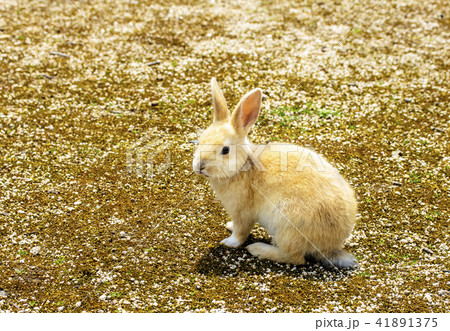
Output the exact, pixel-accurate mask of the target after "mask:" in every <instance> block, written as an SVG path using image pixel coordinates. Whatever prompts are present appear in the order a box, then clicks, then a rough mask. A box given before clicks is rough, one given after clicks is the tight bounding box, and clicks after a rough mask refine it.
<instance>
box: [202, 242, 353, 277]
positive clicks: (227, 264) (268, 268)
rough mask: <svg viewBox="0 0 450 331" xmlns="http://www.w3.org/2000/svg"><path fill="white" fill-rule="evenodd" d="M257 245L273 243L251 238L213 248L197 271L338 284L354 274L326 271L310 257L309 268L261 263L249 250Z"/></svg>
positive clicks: (335, 270)
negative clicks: (339, 280)
mask: <svg viewBox="0 0 450 331" xmlns="http://www.w3.org/2000/svg"><path fill="white" fill-rule="evenodd" d="M254 242H265V243H268V244H270V240H267V239H261V238H258V239H257V240H256V239H255V237H254V236H252V235H250V236H249V238H248V239H247V241H246V242H245V243H244V244H243V245H242V246H241V247H240V248H228V247H225V246H223V245H216V246H214V247H212V248H210V249H209V250H208V251H207V252H206V253H205V254H204V255H203V256H202V257H201V258H200V259H199V260H198V261H197V263H196V265H195V270H196V271H197V272H198V273H200V274H203V275H215V276H223V277H237V276H239V275H241V274H249V275H264V274H268V273H271V274H282V275H286V276H289V277H294V278H304V279H315V280H320V279H321V280H329V281H334V280H338V279H340V278H342V277H348V276H350V275H351V273H352V272H351V271H349V270H340V269H336V268H332V269H330V268H325V267H323V266H322V265H320V264H319V263H317V262H316V261H314V260H313V259H312V258H310V257H307V262H306V264H305V265H301V266H295V265H292V264H282V263H277V262H273V261H268V260H260V259H258V258H256V257H254V256H252V255H251V254H250V253H249V252H248V251H247V249H245V247H246V246H247V245H249V244H252V243H254Z"/></svg>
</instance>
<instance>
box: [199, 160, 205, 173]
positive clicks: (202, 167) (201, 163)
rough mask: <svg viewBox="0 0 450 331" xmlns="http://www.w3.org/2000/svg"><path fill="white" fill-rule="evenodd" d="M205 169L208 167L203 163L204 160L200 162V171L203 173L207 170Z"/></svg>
mask: <svg viewBox="0 0 450 331" xmlns="http://www.w3.org/2000/svg"><path fill="white" fill-rule="evenodd" d="M205 167H206V162H205V161H203V160H201V161H200V171H202V170H203V169H205Z"/></svg>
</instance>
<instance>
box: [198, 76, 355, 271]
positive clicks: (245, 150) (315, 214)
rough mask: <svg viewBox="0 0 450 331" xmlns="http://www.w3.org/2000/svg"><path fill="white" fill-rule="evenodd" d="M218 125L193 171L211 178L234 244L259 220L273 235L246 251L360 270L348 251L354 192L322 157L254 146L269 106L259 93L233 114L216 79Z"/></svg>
mask: <svg viewBox="0 0 450 331" xmlns="http://www.w3.org/2000/svg"><path fill="white" fill-rule="evenodd" d="M211 89H212V104H213V110H214V111H213V113H214V120H213V123H212V124H211V125H210V126H209V127H208V128H207V129H206V130H205V131H204V132H203V133H202V134H201V135H200V137H199V140H198V147H197V149H196V150H195V152H194V158H193V170H194V172H195V173H196V174H198V175H202V176H205V177H206V178H207V179H208V180H209V182H210V184H211V187H212V189H213V190H214V192H215V194H216V196H217V197H218V199H219V200H220V201H221V202H222V204H223V206H224V208H225V209H226V211H227V212H228V213H229V215H230V217H231V220H232V221H231V222H229V223H228V224H227V225H226V227H227V229H229V230H230V231H232V234H231V236H229V237H228V238H226V239H224V240H222V241H221V244H224V245H225V246H228V247H239V246H240V245H242V244H243V243H244V242H245V241H246V239H247V237H248V236H249V234H250V231H251V230H252V227H253V226H254V225H255V223H258V224H260V225H261V226H263V227H264V228H265V229H266V230H267V232H268V233H269V234H270V236H271V237H272V243H273V244H272V245H270V244H266V243H262V242H256V243H253V244H250V245H248V246H247V247H246V248H247V250H248V251H249V252H250V253H251V254H252V255H254V256H256V257H258V258H260V259H267V260H272V261H276V262H279V263H288V264H294V265H302V264H305V256H311V257H312V258H314V259H315V260H317V261H319V262H321V263H322V264H324V265H325V266H329V267H337V268H346V269H348V268H356V267H357V265H358V264H357V262H356V260H355V258H354V256H353V255H352V254H351V253H348V252H346V251H344V250H343V249H342V246H343V244H344V243H345V241H346V240H347V239H348V237H349V236H350V234H351V232H352V229H353V227H354V225H355V219H356V212H357V203H356V199H355V195H354V192H353V189H352V187H351V186H350V185H349V184H348V183H347V181H346V180H345V179H344V178H343V177H342V176H341V175H340V174H339V172H338V171H337V170H336V169H335V168H334V167H333V166H332V165H330V164H329V163H328V162H327V161H326V160H325V159H324V158H323V157H322V156H320V155H319V154H317V153H315V152H314V151H312V150H309V149H306V148H302V147H299V146H296V145H291V144H272V143H270V144H267V145H261V146H255V145H252V144H251V143H250V141H249V140H248V138H247V134H248V132H249V130H250V128H251V126H252V125H253V124H254V123H255V122H256V120H257V118H258V115H259V111H260V107H261V101H262V91H261V89H259V88H257V89H254V90H252V91H251V92H249V93H247V94H246V95H245V96H244V97H243V98H242V99H241V100H240V102H239V104H238V105H237V107H236V108H235V110H234V111H233V112H232V113H231V115H230V114H229V111H228V108H227V104H226V101H225V98H224V96H223V93H222V91H221V90H220V88H219V86H218V84H217V81H216V80H215V78H212V80H211Z"/></svg>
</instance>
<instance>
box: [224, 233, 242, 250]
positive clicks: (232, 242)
mask: <svg viewBox="0 0 450 331" xmlns="http://www.w3.org/2000/svg"><path fill="white" fill-rule="evenodd" d="M220 243H221V244H223V245H225V246H227V247H233V248H236V247H239V246H241V244H242V243H241V242H240V241H239V240H238V239H237V238H236V237H235V236H234V235H233V234H232V235H231V236H229V237H228V238H225V239H224V240H222V241H221V242H220Z"/></svg>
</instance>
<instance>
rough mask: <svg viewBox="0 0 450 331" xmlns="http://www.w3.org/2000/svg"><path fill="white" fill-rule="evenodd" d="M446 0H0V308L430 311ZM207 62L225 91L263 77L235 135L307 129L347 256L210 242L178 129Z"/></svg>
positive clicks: (440, 188) (204, 82) (186, 137)
mask: <svg viewBox="0 0 450 331" xmlns="http://www.w3.org/2000/svg"><path fill="white" fill-rule="evenodd" d="M446 6H447V7H448V3H446V2H445V1H437V0H431V1H404V0H394V1H377V0H374V1H364V2H355V1H349V0H347V1H345V0H344V1H328V0H324V1H320V2H318V1H312V0H311V1H309V0H308V1H294V0H286V1H270V0H267V1H260V2H257V3H255V2H253V1H237V0H236V1H215V2H214V1H138V0H136V1H116V0H115V1H112V0H98V1H68V0H58V1H53V0H52V1H50V0H48V1H45V0H30V1H13V0H7V1H2V2H1V4H0V73H1V75H0V147H1V155H0V185H1V194H0V236H1V237H0V311H38V312H54V311H63V312H81V311H87V312H98V311H104V312H106V311H110V312H116V311H139V312H174V311H232V312H238V311H251V312H263V311H276V312H283V311H294V312H316V311H330V312H332V311H341V312H444V311H446V310H448V307H449V301H450V298H449V287H450V286H449V278H450V274H449V270H450V265H449V245H450V244H449V231H448V230H449V211H450V210H449V209H450V199H449V175H450V162H449V155H448V152H449V149H448V141H449V131H448V130H449V128H448V123H449V103H448V102H449V98H448V97H449V85H448V82H449V79H450V77H449V72H450V71H449V58H450V51H449V48H448V45H449V43H448V41H449V35H450V33H449V31H450V26H449V25H450V24H449V23H450V21H449V14H448V8H447V7H446ZM55 52H57V53H55ZM61 53H62V54H61ZM156 60H158V61H160V63H159V64H155V65H152V66H147V63H149V62H153V61H156ZM213 76H214V77H216V78H217V79H218V81H219V83H220V84H221V86H222V87H223V90H224V93H225V96H226V98H227V100H228V101H229V103H230V105H231V104H232V103H236V102H237V101H238V99H239V98H240V97H241V96H242V95H243V94H244V93H245V92H246V91H248V90H250V89H252V88H255V87H261V88H262V89H263V90H264V93H265V95H266V98H265V100H264V106H263V110H262V115H261V117H260V119H259V122H258V123H257V124H256V126H255V127H254V129H253V131H252V134H251V137H252V139H253V141H254V142H257V143H261V142H266V141H269V140H278V141H285V142H294V143H297V144H300V145H309V146H311V147H312V148H314V149H315V150H317V151H319V152H320V153H322V154H324V155H325V156H326V157H327V158H328V159H329V160H330V161H331V162H332V163H334V164H335V165H336V166H337V167H338V169H339V170H340V171H341V172H342V173H343V174H344V175H345V176H346V177H347V178H348V180H349V181H350V182H351V183H352V185H353V186H354V187H355V190H356V193H357V197H358V202H359V215H358V223H357V226H356V228H355V230H354V234H353V237H352V238H351V239H350V241H349V244H348V247H347V249H348V250H350V251H352V252H353V253H354V254H355V255H356V256H357V257H358V260H359V263H360V268H359V269H358V270H355V271H336V270H326V269H324V268H322V267H321V266H319V265H317V264H314V263H309V264H308V265H306V266H303V267H294V266H291V265H281V264H276V263H273V262H270V261H260V260H258V259H256V258H254V257H252V256H250V254H249V253H247V252H246V250H245V249H244V248H242V249H228V248H224V247H222V246H219V244H218V243H219V242H220V240H221V239H223V238H224V237H225V236H227V235H228V233H227V230H226V229H225V226H224V225H225V223H226V222H227V221H228V216H227V215H226V213H225V212H224V210H223V208H222V207H221V205H220V203H219V202H218V201H216V200H215V199H214V196H213V194H212V192H211V190H210V188H209V186H208V184H207V182H206V181H205V179H204V178H200V177H196V176H194V175H193V174H192V171H191V158H192V152H193V148H194V146H193V145H192V144H190V143H189V141H190V140H192V139H195V137H196V136H197V131H198V129H199V128H204V127H206V126H207V125H208V124H209V121H210V120H211V102H210V95H209V81H210V79H211V77H213ZM149 155H150V156H149ZM169 157H170V158H169ZM140 159H145V160H148V161H153V164H154V168H153V177H151V178H149V177H148V176H147V175H148V174H150V171H147V170H149V169H150V168H147V167H149V165H147V164H146V163H145V162H144V163H143V164H142V165H140V164H139V162H138V161H139V160H140ZM133 162H134V163H133ZM149 164H151V163H149ZM164 164H170V167H168V168H166V167H163V166H162V165H164ZM139 175H142V176H139ZM261 239H264V240H267V239H268V238H267V235H266V234H265V233H264V231H263V230H262V229H255V231H254V233H253V234H252V237H251V238H250V239H249V242H251V241H254V240H261Z"/></svg>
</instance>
